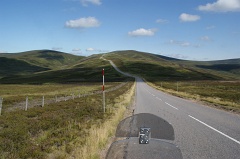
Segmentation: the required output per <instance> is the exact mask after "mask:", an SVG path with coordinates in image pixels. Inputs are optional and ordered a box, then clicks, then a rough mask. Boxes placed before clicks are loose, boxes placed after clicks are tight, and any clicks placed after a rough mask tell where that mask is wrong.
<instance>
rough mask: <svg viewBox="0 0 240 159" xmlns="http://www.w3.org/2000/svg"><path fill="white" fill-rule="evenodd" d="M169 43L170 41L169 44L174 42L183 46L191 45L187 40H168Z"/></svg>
mask: <svg viewBox="0 0 240 159" xmlns="http://www.w3.org/2000/svg"><path fill="white" fill-rule="evenodd" d="M169 43H170V44H174V45H179V46H183V47H188V46H190V45H191V44H190V43H189V42H186V41H177V40H170V41H169Z"/></svg>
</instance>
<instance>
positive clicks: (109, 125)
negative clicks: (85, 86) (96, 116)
mask: <svg viewBox="0 0 240 159" xmlns="http://www.w3.org/2000/svg"><path fill="white" fill-rule="evenodd" d="M134 88H135V85H132V86H131V88H130V89H129V90H128V91H127V92H126V93H125V94H123V95H121V96H119V97H118V98H116V99H115V100H114V104H113V105H112V106H111V107H110V112H112V113H113V115H112V116H111V117H110V118H109V119H108V120H106V121H105V122H104V123H101V124H100V125H93V127H92V128H91V130H90V132H89V136H88V137H87V140H86V144H85V145H84V146H83V147H80V148H77V149H76V150H75V151H74V153H73V154H72V155H71V157H73V156H74V157H75V158H84V159H88V158H89V159H93V158H96V159H98V158H100V156H101V154H100V153H101V150H102V149H104V148H105V147H106V145H107V144H108V140H109V138H110V137H112V136H114V133H115V131H116V127H117V125H118V123H119V122H120V121H121V120H122V119H123V115H124V113H125V111H126V108H127V106H128V105H129V104H130V103H131V100H132V97H133V95H134ZM89 152H91V153H89Z"/></svg>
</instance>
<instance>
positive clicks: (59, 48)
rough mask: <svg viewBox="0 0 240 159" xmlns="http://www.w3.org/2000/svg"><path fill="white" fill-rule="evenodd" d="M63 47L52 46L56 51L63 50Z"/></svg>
mask: <svg viewBox="0 0 240 159" xmlns="http://www.w3.org/2000/svg"><path fill="white" fill-rule="evenodd" d="M62 49H63V48H61V47H52V50H55V51H59V50H62Z"/></svg>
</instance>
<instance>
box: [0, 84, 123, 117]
mask: <svg viewBox="0 0 240 159" xmlns="http://www.w3.org/2000/svg"><path fill="white" fill-rule="evenodd" d="M127 83H128V82H124V83H121V84H119V85H117V86H115V87H113V88H110V89H108V90H106V91H105V92H111V91H115V90H117V89H119V88H121V87H123V86H124V85H126V84H127ZM101 93H102V91H94V92H89V93H84V94H80V93H79V94H78V95H75V94H74V93H72V94H70V95H69V96H68V95H63V96H60V95H55V96H54V97H53V98H48V99H47V97H45V96H43V97H42V98H41V97H40V99H39V97H38V99H35V100H34V99H32V98H31V97H29V96H27V97H26V100H25V101H22V102H17V103H15V104H13V106H12V107H9V108H5V109H4V111H5V112H9V111H14V110H17V109H19V108H20V109H23V110H25V111H27V110H28V109H29V108H32V107H36V106H40V107H44V106H45V105H48V104H51V103H57V102H62V101H68V100H74V99H76V98H81V97H87V96H91V95H94V94H101ZM3 104H4V103H3V98H1V97H0V115H1V112H2V110H3V109H2V107H3Z"/></svg>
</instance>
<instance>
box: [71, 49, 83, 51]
mask: <svg viewBox="0 0 240 159" xmlns="http://www.w3.org/2000/svg"><path fill="white" fill-rule="evenodd" d="M72 51H81V49H79V48H75V49H72Z"/></svg>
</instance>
